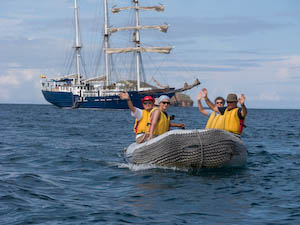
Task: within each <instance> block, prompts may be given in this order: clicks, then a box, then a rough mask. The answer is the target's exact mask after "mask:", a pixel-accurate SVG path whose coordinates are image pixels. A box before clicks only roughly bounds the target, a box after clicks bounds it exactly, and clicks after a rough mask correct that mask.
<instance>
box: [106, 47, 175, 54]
mask: <svg viewBox="0 0 300 225" xmlns="http://www.w3.org/2000/svg"><path fill="white" fill-rule="evenodd" d="M171 50H172V47H145V48H143V47H134V48H106V49H105V51H106V53H107V54H113V53H127V52H134V51H135V52H156V53H165V54H169V53H170V52H171Z"/></svg>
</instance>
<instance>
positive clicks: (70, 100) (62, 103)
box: [42, 89, 175, 109]
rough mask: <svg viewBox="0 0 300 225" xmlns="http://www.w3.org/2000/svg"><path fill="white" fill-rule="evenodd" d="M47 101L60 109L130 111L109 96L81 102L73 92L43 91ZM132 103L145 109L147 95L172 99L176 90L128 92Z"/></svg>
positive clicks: (124, 104)
mask: <svg viewBox="0 0 300 225" xmlns="http://www.w3.org/2000/svg"><path fill="white" fill-rule="evenodd" d="M42 93H43V95H44V97H45V99H46V100H47V101H48V102H50V103H51V104H53V105H55V106H58V107H60V108H85V109H128V105H127V101H126V100H121V99H120V97H119V96H107V97H86V98H84V99H82V100H81V101H79V100H80V97H79V96H78V95H73V93H72V92H53V91H44V90H43V91H42ZM128 93H129V95H130V98H131V101H132V103H133V105H134V106H135V107H138V108H143V106H142V102H141V99H142V98H144V97H145V96H147V95H151V96H152V97H154V98H158V97H159V96H161V95H163V94H164V95H168V96H169V97H170V98H172V97H173V96H174V95H175V91H174V89H171V90H170V92H167V93H165V92H159V91H158V92H152V93H151V94H149V93H141V92H137V91H130V92H128Z"/></svg>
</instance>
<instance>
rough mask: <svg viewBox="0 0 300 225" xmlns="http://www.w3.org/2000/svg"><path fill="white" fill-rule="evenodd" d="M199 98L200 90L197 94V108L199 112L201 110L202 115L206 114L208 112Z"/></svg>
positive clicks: (200, 95)
mask: <svg viewBox="0 0 300 225" xmlns="http://www.w3.org/2000/svg"><path fill="white" fill-rule="evenodd" d="M201 99H202V92H201V91H200V92H199V94H198V95H197V101H198V109H199V112H201V113H202V114H203V115H204V116H208V112H207V111H206V110H205V109H204V108H203V106H202V103H201Z"/></svg>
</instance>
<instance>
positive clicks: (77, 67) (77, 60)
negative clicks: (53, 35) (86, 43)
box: [74, 0, 82, 84]
mask: <svg viewBox="0 0 300 225" xmlns="http://www.w3.org/2000/svg"><path fill="white" fill-rule="evenodd" d="M74 18H75V46H74V48H75V49H76V72H77V83H78V84H80V83H81V74H80V49H81V48H82V46H81V44H80V42H79V22H78V7H77V0H74Z"/></svg>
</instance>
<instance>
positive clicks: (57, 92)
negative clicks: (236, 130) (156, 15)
mask: <svg viewBox="0 0 300 225" xmlns="http://www.w3.org/2000/svg"><path fill="white" fill-rule="evenodd" d="M103 2H104V7H103V9H104V39H103V41H104V47H103V53H104V65H105V66H104V68H105V69H104V75H100V76H95V77H92V78H88V77H87V75H86V74H83V72H82V71H83V70H82V68H81V67H82V63H81V62H82V59H81V49H82V45H81V40H80V33H79V19H78V4H77V0H74V15H75V16H74V21H75V45H74V49H75V59H76V72H75V73H71V74H68V75H64V76H61V77H59V78H52V79H48V78H47V77H46V75H41V86H42V93H43V96H44V98H45V99H46V100H47V101H48V102H50V103H51V104H53V105H55V106H58V107H61V108H103V109H127V108H128V105H127V101H126V100H122V99H120V97H119V95H118V93H120V92H128V93H129V96H130V98H131V100H132V102H133V105H134V106H136V107H142V103H141V99H142V98H143V97H144V96H147V95H150V96H152V97H154V98H157V97H159V96H160V95H162V94H164V95H167V96H169V97H170V98H171V97H173V96H174V95H175V93H177V92H183V91H186V90H189V89H191V88H193V87H195V86H197V85H199V84H200V82H199V80H198V79H196V80H195V81H194V83H193V84H191V85H188V84H187V83H184V86H183V88H180V89H175V88H170V87H169V86H162V85H160V84H159V82H157V81H156V80H155V82H156V83H157V85H158V86H159V87H157V86H153V85H148V84H147V83H146V82H145V80H144V81H143V80H142V78H144V77H145V76H144V74H142V73H143V66H142V53H163V54H169V53H170V52H171V50H172V46H166V47H145V46H143V45H142V44H141V30H144V29H156V30H160V31H163V32H166V31H167V29H168V25H167V24H165V25H154V26H152V25H150V26H149V25H148V26H142V25H140V20H139V15H140V11H144V10H147V11H148V10H153V11H157V12H161V11H164V6H162V5H160V6H140V4H139V1H138V0H132V5H131V6H128V7H121V8H116V7H113V8H112V10H111V12H109V10H108V0H103ZM124 10H132V11H133V12H135V24H134V25H133V26H127V27H117V28H114V27H112V26H111V25H110V24H109V16H110V15H111V14H116V13H119V12H121V11H124ZM117 31H120V32H123V31H131V32H132V37H133V38H132V39H133V40H132V43H133V46H132V47H127V48H120V47H118V48H112V47H111V43H110V37H111V35H112V34H113V33H115V32H117ZM128 53H133V56H134V57H135V59H134V61H135V65H134V66H135V72H134V73H135V77H136V80H129V79H120V80H116V79H113V71H112V65H114V64H113V57H112V55H114V54H125V55H126V54H128Z"/></svg>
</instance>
